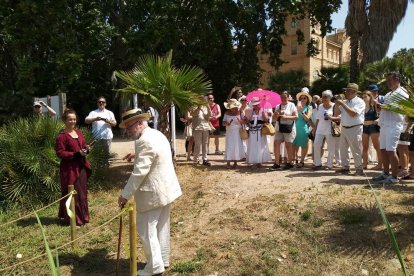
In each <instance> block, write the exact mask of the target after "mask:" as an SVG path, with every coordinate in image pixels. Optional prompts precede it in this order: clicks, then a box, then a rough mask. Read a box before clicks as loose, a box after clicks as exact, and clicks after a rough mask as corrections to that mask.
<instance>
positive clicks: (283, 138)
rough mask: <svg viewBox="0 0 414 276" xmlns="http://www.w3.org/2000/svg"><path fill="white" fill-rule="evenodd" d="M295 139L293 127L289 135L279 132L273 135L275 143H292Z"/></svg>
mask: <svg viewBox="0 0 414 276" xmlns="http://www.w3.org/2000/svg"><path fill="white" fill-rule="evenodd" d="M295 137H296V129H295V127H293V129H292V132H291V133H280V132H279V131H276V133H275V141H277V142H287V143H293V140H295Z"/></svg>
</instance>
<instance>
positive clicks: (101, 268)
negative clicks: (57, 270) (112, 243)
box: [59, 248, 129, 276]
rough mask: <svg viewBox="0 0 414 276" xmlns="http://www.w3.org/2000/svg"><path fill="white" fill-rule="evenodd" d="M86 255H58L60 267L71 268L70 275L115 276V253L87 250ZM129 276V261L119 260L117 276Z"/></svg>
mask: <svg viewBox="0 0 414 276" xmlns="http://www.w3.org/2000/svg"><path fill="white" fill-rule="evenodd" d="M87 250H88V253H86V254H85V255H83V256H81V257H80V256H78V255H77V254H73V253H60V254H59V264H60V266H63V265H65V266H70V267H72V271H71V273H70V274H71V275H85V276H86V275H88V276H89V275H115V274H116V252H112V253H108V251H107V249H104V248H99V249H87ZM128 274H129V259H125V258H121V259H120V260H119V275H128Z"/></svg>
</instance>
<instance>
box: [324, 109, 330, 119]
mask: <svg viewBox="0 0 414 276" xmlns="http://www.w3.org/2000/svg"><path fill="white" fill-rule="evenodd" d="M323 116H324V117H325V120H329V119H328V112H326V111H325V113H323Z"/></svg>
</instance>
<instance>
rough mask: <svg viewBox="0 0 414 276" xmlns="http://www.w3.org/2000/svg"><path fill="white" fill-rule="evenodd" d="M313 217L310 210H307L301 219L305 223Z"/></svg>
mask: <svg viewBox="0 0 414 276" xmlns="http://www.w3.org/2000/svg"><path fill="white" fill-rule="evenodd" d="M311 216H312V212H311V211H310V210H306V211H305V212H303V213H302V214H301V215H300V217H301V219H302V220H303V221H307V220H309V219H310V218H311Z"/></svg>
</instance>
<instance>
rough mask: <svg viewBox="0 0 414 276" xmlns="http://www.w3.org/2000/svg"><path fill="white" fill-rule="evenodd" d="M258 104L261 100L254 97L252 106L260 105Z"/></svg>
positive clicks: (251, 102)
mask: <svg viewBox="0 0 414 276" xmlns="http://www.w3.org/2000/svg"><path fill="white" fill-rule="evenodd" d="M258 104H260V98H259V97H253V98H252V99H251V101H250V105H251V106H253V105H258Z"/></svg>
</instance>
